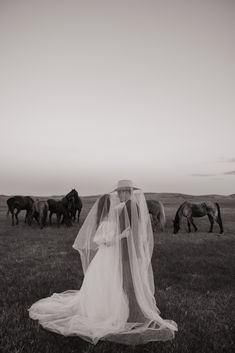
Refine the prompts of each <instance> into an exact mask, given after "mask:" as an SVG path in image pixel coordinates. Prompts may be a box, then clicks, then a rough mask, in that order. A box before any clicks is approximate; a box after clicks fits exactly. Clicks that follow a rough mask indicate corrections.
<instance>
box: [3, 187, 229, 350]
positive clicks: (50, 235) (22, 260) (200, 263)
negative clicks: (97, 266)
mask: <svg viewBox="0 0 235 353" xmlns="http://www.w3.org/2000/svg"><path fill="white" fill-rule="evenodd" d="M146 197H147V198H154V199H158V200H161V201H162V202H163V203H164V206H165V210H166V216H167V225H166V230H165V232H159V233H156V234H154V237H155V248H154V254H153V258H152V265H153V271H154V279H155V286H156V292H155V296H156V301H157V305H158V307H159V309H160V310H161V315H162V317H163V318H167V319H172V320H175V321H176V322H177V323H178V326H179V331H178V333H177V334H176V337H175V340H173V341H169V342H154V343H148V344H146V345H140V346H133V347H132V346H124V345H119V344H114V343H111V342H102V341H101V342H98V344H97V345H96V346H93V345H91V344H89V343H87V342H85V341H83V340H82V339H80V338H78V337H63V336H60V335H57V334H54V333H51V332H49V331H46V330H43V329H42V328H41V327H40V326H39V325H38V323H37V322H35V321H33V320H30V319H29V317H28V312H27V309H28V307H30V306H31V304H32V303H34V302H35V301H37V300H38V299H41V298H43V297H47V296H49V295H51V294H52V293H53V292H62V291H65V290H67V289H78V288H80V286H81V284H82V280H83V274H82V270H81V263H80V259H79V256H78V253H77V252H76V251H75V250H73V249H72V244H73V241H74V239H75V237H76V235H77V232H78V230H79V225H78V224H74V225H73V227H71V228H67V227H65V226H61V227H60V228H59V229H58V228H57V227H56V225H55V224H54V225H53V226H51V227H46V228H44V229H43V230H40V229H39V227H38V226H37V225H36V224H35V223H33V225H32V226H31V227H29V226H27V225H25V224H24V223H23V218H24V212H23V211H22V214H21V215H20V216H19V219H20V224H19V225H18V226H15V227H12V226H11V219H10V217H9V218H8V219H7V218H6V199H7V197H5V196H1V197H0V277H1V278H0V306H1V318H0V321H1V322H0V351H1V352H2V353H21V352H22V353H34V352H35V353H49V352H50V353H72V352H79V353H88V352H94V353H101V352H110V353H114V352H149V353H150V352H151V353H153V352H158V353H162V352H164V353H166V352H168V353H171V352H174V353H186V352H187V353H199V352H200V353H209V352H213V353H214V352H217V353H223V352H224V353H225V352H229V353H232V352H233V351H234V346H235V345H234V338H233V335H232V333H234V332H233V330H234V326H233V321H234V316H233V315H232V314H233V310H234V301H233V290H234V282H233V279H234V278H233V276H234V273H235V271H234V270H235V269H234V267H235V266H234V256H233V255H234V244H235V197H234V196H227V197H226V196H213V195H211V196H207V197H199V196H198V197H195V196H194V197H191V196H185V195H180V194H147V195H146ZM95 199H96V198H95V197H85V198H83V203H84V208H83V210H82V215H81V223H82V222H83V220H84V219H85V217H86V215H87V212H88V211H89V209H90V207H91V206H92V204H93V203H94V201H95ZM185 199H191V200H195V201H201V200H208V199H209V200H216V201H217V202H219V204H220V206H221V213H222V219H223V222H224V229H225V233H224V235H222V236H220V235H219V233H218V231H219V228H218V225H215V231H216V232H215V233H214V234H208V233H207V231H208V229H209V222H208V219H207V218H206V217H204V218H201V219H196V220H195V223H196V224H197V225H198V228H199V231H198V232H197V233H191V234H188V233H187V232H186V222H185V224H184V225H183V227H182V230H181V231H180V232H179V233H178V234H177V235H175V236H173V235H172V219H173V216H174V214H175V212H176V209H177V207H178V206H179V205H180V203H181V202H183V201H184V200H185ZM54 223H55V222H54ZM232 304H233V305H232Z"/></svg>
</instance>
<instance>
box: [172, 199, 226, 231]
mask: <svg viewBox="0 0 235 353" xmlns="http://www.w3.org/2000/svg"><path fill="white" fill-rule="evenodd" d="M206 215H207V216H208V218H209V221H210V229H209V233H212V232H213V225H214V222H215V221H216V222H217V223H218V225H219V227H220V234H223V232H224V229H223V223H222V219H221V212H220V206H219V204H218V203H217V202H211V201H207V202H202V203H198V204H197V203H191V202H188V201H185V202H184V203H183V204H182V205H180V207H179V208H178V210H177V212H176V215H175V219H174V221H173V225H174V230H173V232H174V234H177V233H178V231H179V229H180V223H181V219H182V217H186V218H187V224H188V232H189V233H190V232H191V224H192V226H193V228H194V230H195V232H196V231H197V227H196V225H195V224H194V221H193V217H203V216H206Z"/></svg>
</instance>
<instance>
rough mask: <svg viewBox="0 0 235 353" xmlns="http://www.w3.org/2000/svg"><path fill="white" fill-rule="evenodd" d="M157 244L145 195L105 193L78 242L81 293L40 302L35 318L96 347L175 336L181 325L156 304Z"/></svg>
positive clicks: (97, 203)
mask: <svg viewBox="0 0 235 353" xmlns="http://www.w3.org/2000/svg"><path fill="white" fill-rule="evenodd" d="M153 245H154V244H153V232H152V227H151V221H150V217H149V213H148V209H147V204H146V200H145V196H144V194H143V192H142V191H141V190H139V189H137V190H133V191H132V192H131V193H130V194H128V198H127V199H126V201H125V202H121V201H120V198H119V196H118V193H117V191H114V192H111V193H109V194H105V195H103V196H102V197H101V198H99V199H98V200H97V201H96V202H95V204H94V205H93V207H92V208H91V210H90V212H89V214H88V216H87V218H86V220H85V221H84V223H83V225H82V227H81V229H80V231H79V233H78V235H77V237H76V239H75V242H74V244H73V248H74V249H76V250H78V251H79V253H80V257H81V262H82V267H83V272H84V281H83V285H82V287H81V289H80V290H79V291H66V292H63V293H60V294H54V295H53V296H52V297H50V298H45V299H42V300H40V301H39V302H37V303H35V304H34V305H33V306H32V307H31V309H30V316H31V317H32V318H33V319H38V320H39V322H40V323H41V324H42V325H43V326H44V327H45V328H47V329H49V330H52V331H55V332H58V333H61V334H63V335H79V336H81V337H82V338H84V339H86V340H87V341H89V342H92V343H96V342H97V341H98V340H99V339H105V340H111V341H114V342H118V343H125V344H140V343H146V342H149V341H158V340H169V339H172V338H174V332H175V331H177V325H176V323H175V322H174V321H171V320H164V319H163V318H162V317H161V316H160V312H159V310H158V308H157V306H156V301H155V297H154V291H155V287H154V280H153V272H152V265H151V257H152V252H153ZM38 303H39V304H38ZM40 303H41V304H40ZM37 304H38V305H37ZM49 304H50V310H49V309H48V307H49ZM53 305H54V306H53ZM51 308H52V309H51ZM48 310H49V311H50V312H48Z"/></svg>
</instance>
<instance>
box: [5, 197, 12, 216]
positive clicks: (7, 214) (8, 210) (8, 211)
mask: <svg viewBox="0 0 235 353" xmlns="http://www.w3.org/2000/svg"><path fill="white" fill-rule="evenodd" d="M10 201H11V200H10V199H8V200H7V213H6V216H7V217H9V213H10V204H11V202H10Z"/></svg>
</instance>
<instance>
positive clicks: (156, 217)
mask: <svg viewBox="0 0 235 353" xmlns="http://www.w3.org/2000/svg"><path fill="white" fill-rule="evenodd" d="M147 206H148V211H149V213H150V215H151V221H152V228H153V231H154V232H156V231H157V226H158V225H159V226H160V228H161V230H162V231H163V230H164V227H165V224H166V216H165V210H164V206H163V204H162V202H161V201H156V200H147Z"/></svg>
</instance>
